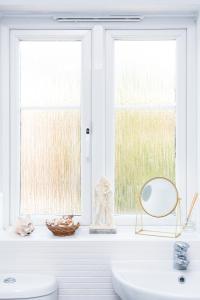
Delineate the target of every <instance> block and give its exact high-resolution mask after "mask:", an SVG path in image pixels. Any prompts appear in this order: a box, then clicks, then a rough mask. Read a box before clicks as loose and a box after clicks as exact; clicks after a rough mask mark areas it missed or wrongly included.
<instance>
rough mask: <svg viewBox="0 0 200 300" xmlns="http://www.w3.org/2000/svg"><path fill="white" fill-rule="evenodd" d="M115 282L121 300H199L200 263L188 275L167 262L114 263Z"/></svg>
mask: <svg viewBox="0 0 200 300" xmlns="http://www.w3.org/2000/svg"><path fill="white" fill-rule="evenodd" d="M112 281H113V287H114V290H115V292H116V293H117V294H118V295H119V296H120V297H121V299H122V300H200V262H199V261H193V262H191V263H190V267H189V268H188V270H187V271H178V270H174V269H173V262H172V261H164V260H163V261H119V262H113V264H112Z"/></svg>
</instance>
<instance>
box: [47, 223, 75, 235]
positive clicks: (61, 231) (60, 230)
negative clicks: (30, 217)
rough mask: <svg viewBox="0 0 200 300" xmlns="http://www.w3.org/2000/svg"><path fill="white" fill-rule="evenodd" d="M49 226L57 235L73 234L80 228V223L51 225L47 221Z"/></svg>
mask: <svg viewBox="0 0 200 300" xmlns="http://www.w3.org/2000/svg"><path fill="white" fill-rule="evenodd" d="M46 226H47V228H48V229H49V230H50V231H51V232H52V233H53V234H54V235H56V236H69V235H73V234H74V233H75V231H76V229H78V228H79V226H80V224H79V223H77V224H76V225H72V226H69V225H67V224H66V225H56V226H55V225H54V226H53V225H50V224H47V223H46Z"/></svg>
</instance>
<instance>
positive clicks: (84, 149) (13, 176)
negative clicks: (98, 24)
mask: <svg viewBox="0 0 200 300" xmlns="http://www.w3.org/2000/svg"><path fill="white" fill-rule="evenodd" d="M41 40H42V41H81V43H82V44H81V45H82V46H81V49H82V82H81V85H82V86H81V100H80V102H81V104H80V111H81V212H82V213H81V215H80V216H76V219H77V220H78V221H80V222H81V223H82V224H84V223H85V224H88V222H89V220H90V211H91V208H90V203H91V201H90V198H91V196H90V189H89V186H90V180H91V175H90V173H91V159H90V157H88V156H89V153H88V152H90V149H89V148H90V140H88V138H87V137H86V128H90V126H91V96H90V91H91V63H90V62H91V33H90V32H89V31H88V30H28V31H26V30H11V32H10V149H11V150H10V170H11V172H10V205H11V211H10V223H11V224H13V223H14V222H15V220H16V218H17V217H18V216H19V213H20V211H19V210H20V92H19V86H20V78H19V74H20V72H19V71H20V70H19V68H20V66H19V43H20V41H41ZM37 108H38V109H42V107H40V106H38V107H34V109H37ZM21 109H24V107H23V108H21ZM49 109H52V107H50V108H49ZM54 109H60V107H54ZM62 109H69V107H68V106H65V107H63V108H62ZM45 110H48V108H46V107H45ZM88 200H89V201H88ZM52 217H53V216H49V215H38V216H37V215H32V219H33V221H34V222H35V224H38V225H40V224H44V220H45V219H48V218H52Z"/></svg>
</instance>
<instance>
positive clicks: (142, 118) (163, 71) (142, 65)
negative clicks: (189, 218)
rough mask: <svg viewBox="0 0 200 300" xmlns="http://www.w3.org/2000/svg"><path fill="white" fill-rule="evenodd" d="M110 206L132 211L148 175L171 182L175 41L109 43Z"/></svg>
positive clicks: (173, 149) (173, 169)
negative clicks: (112, 137) (111, 86)
mask: <svg viewBox="0 0 200 300" xmlns="http://www.w3.org/2000/svg"><path fill="white" fill-rule="evenodd" d="M114 74H115V81H114V95H115V96H114V97H115V99H114V101H115V207H116V212H117V213H119V214H120V213H127V212H128V213H131V212H134V209H135V204H136V201H137V198H138V197H139V193H140V189H141V187H142V186H143V184H144V183H145V182H146V181H147V180H148V179H149V178H152V177H160V176H161V177H166V178H169V179H171V180H172V181H175V153H176V148H175V147H176V146H175V140H176V109H175V104H176V99H175V90H176V41H174V40H168V41H145V40H144V41H120V40H117V41H115V43H114Z"/></svg>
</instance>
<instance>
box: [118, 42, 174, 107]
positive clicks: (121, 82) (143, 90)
mask: <svg viewBox="0 0 200 300" xmlns="http://www.w3.org/2000/svg"><path fill="white" fill-rule="evenodd" d="M114 59H115V70H114V74H115V95H116V98H115V103H116V104H117V105H124V104H138V103H140V104H141V103H148V104H155V103H158V104H161V103H167V104H169V103H175V77H176V41H115V58H114Z"/></svg>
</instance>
